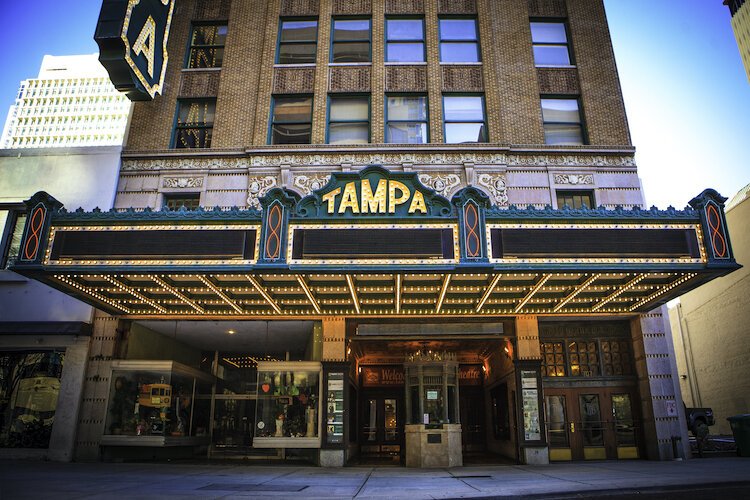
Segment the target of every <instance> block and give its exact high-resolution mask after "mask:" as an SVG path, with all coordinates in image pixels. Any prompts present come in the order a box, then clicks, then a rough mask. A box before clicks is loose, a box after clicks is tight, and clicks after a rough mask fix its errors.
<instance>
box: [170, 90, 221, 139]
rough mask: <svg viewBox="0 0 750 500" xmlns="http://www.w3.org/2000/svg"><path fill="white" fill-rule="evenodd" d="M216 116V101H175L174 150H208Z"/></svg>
mask: <svg viewBox="0 0 750 500" xmlns="http://www.w3.org/2000/svg"><path fill="white" fill-rule="evenodd" d="M215 114H216V99H182V100H178V101H177V123H176V124H175V133H174V141H173V144H174V146H173V147H175V148H178V149H180V148H189V149H192V148H210V147H211V135H212V133H213V128H214V115H215Z"/></svg>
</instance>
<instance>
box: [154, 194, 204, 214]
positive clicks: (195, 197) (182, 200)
mask: <svg viewBox="0 0 750 500" xmlns="http://www.w3.org/2000/svg"><path fill="white" fill-rule="evenodd" d="M200 204H201V194H200V193H179V194H165V195H164V201H163V203H162V206H163V207H164V208H166V209H167V210H171V211H176V210H182V209H183V208H184V209H185V210H196V209H197V208H198V207H199V206H200Z"/></svg>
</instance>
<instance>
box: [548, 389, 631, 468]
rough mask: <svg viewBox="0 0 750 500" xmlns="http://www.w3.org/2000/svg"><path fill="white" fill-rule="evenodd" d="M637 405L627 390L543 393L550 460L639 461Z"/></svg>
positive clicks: (555, 390)
mask: <svg viewBox="0 0 750 500" xmlns="http://www.w3.org/2000/svg"><path fill="white" fill-rule="evenodd" d="M637 402H638V399H637V395H636V394H635V392H634V391H633V389H631V388H627V387H611V388H610V387H593V388H589V387H587V388H575V389H546V390H545V412H546V417H547V439H548V442H549V448H550V460H553V461H558V460H604V459H624V458H639V457H640V449H639V441H640V439H639V431H640V429H639V425H638V421H639V420H638V417H637V413H636V412H637Z"/></svg>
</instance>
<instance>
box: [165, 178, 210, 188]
mask: <svg viewBox="0 0 750 500" xmlns="http://www.w3.org/2000/svg"><path fill="white" fill-rule="evenodd" d="M163 186H164V187H165V188H177V189H185V188H200V187H203V177H165V178H164V183H163Z"/></svg>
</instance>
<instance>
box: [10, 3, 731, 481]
mask: <svg viewBox="0 0 750 500" xmlns="http://www.w3.org/2000/svg"><path fill="white" fill-rule="evenodd" d="M109 3H113V2H104V5H103V10H102V16H103V17H102V18H100V24H99V27H98V29H97V33H98V41H99V42H100V46H101V47H102V57H101V59H102V61H103V63H105V65H109V69H110V75H111V76H112V78H113V81H115V80H117V79H118V78H120V77H121V76H122V74H124V73H127V72H129V71H132V73H131V76H132V75H133V74H136V73H138V72H139V71H140V73H141V75H140V78H137V79H134V80H133V83H132V85H129V86H128V85H124V84H122V83H120V84H118V83H117V82H116V85H118V88H121V89H122V90H123V91H127V92H128V93H129V95H130V96H131V98H133V96H134V95H135V96H136V97H135V98H137V99H145V101H144V102H137V103H136V104H135V106H134V111H133V118H132V124H131V129H130V132H129V135H128V140H127V145H126V147H125V149H124V150H123V154H122V163H121V168H120V174H119V183H118V188H117V197H116V199H115V204H114V208H113V209H112V210H109V211H100V210H94V211H90V212H87V211H82V210H76V209H75V207H63V206H62V204H61V203H59V202H58V201H56V200H55V192H54V186H50V188H49V189H47V190H46V191H44V192H39V193H37V194H36V195H35V196H33V197H32V198H31V199H29V200H28V202H27V207H28V216H27V222H26V228H25V231H24V233H23V237H22V242H21V251H20V255H19V258H18V260H17V261H16V265H15V268H14V269H15V271H16V272H18V273H21V274H24V275H25V276H28V277H31V278H34V279H37V280H40V281H42V282H44V283H46V284H48V285H50V286H52V287H53V288H56V289H59V290H62V291H64V292H65V293H67V294H69V295H71V296H74V297H76V298H78V299H80V300H82V301H84V302H86V303H88V304H91V305H93V306H95V307H96V309H97V313H96V317H95V320H94V325H93V333H92V335H91V339H90V346H89V356H88V359H87V360H86V380H85V385H84V389H83V394H84V396H83V400H82V401H81V411H80V419H79V424H78V434H77V437H76V455H77V459H79V460H92V459H104V460H108V459H128V458H169V457H178V456H194V455H196V454H197V455H201V456H209V457H212V458H247V459H255V458H261V459H274V460H284V459H304V460H309V461H312V462H314V463H318V464H321V465H338V466H340V465H345V464H351V463H401V464H404V465H406V466H415V467H437V466H458V465H462V464H464V463H471V462H472V461H475V460H481V461H487V460H491V461H509V462H512V463H516V462H520V463H547V462H549V461H569V460H596V459H639V458H641V459H642V458H648V459H671V458H673V457H684V456H686V454H687V434H686V426H685V421H684V418H685V417H684V411H683V409H682V400H681V397H680V394H679V390H678V384H677V383H676V380H675V377H676V371H675V363H674V359H673V354H672V351H671V349H672V347H671V345H672V342H671V338H670V332H669V330H668V328H667V327H666V326H665V322H664V321H663V319H662V316H661V306H662V305H663V304H664V303H666V301H668V300H670V299H671V298H674V297H676V296H678V295H680V294H681V293H684V292H685V291H687V290H690V289H693V288H695V287H697V286H699V285H700V284H701V283H704V282H707V281H709V280H711V279H713V278H715V277H718V276H722V275H724V274H726V273H729V272H731V271H733V270H734V269H736V268H737V267H738V265H737V264H736V262H735V261H734V258H733V255H732V251H731V244H730V242H729V236H728V234H727V231H726V223H725V219H724V212H723V202H724V201H725V200H724V198H722V197H721V196H720V195H719V194H718V193H716V192H715V191H713V190H711V189H707V190H706V191H704V192H703V193H701V194H699V195H698V196H696V197H695V198H694V199H693V200H691V201H690V206H689V207H686V208H685V209H683V210H675V209H673V208H671V207H670V208H668V209H666V210H659V209H656V208H652V209H645V208H644V207H645V204H644V200H643V195H642V192H641V190H640V181H639V179H638V174H637V167H636V165H635V161H634V156H633V155H634V149H633V147H632V145H631V143H630V138H629V134H628V130H627V123H626V119H625V114H624V107H623V104H622V96H621V92H620V88H619V83H618V80H617V74H616V70H615V66H614V59H613V56H612V50H611V43H610V41H609V33H608V31H607V26H606V18H605V15H604V9H603V5H602V2H601V1H600V0H577V1H574V2H573V1H568V2H566V1H563V0H549V1H544V2H541V1H536V0H529V1H518V0H512V1H511V0H492V1H490V0H462V1H448V0H408V1H407V0H401V1H398V2H392V1H387V0H382V1H381V0H372V1H370V0H361V1H338V0H304V1H303V0H270V1H267V2H241V1H239V0H234V1H231V2H230V1H229V0H183V1H181V2H177V3H173V2H167V3H166V4H164V3H163V1H157V2H154V5H153V8H154V9H155V10H154V11H153V12H152V17H150V18H149V17H148V16H147V15H146V14H148V13H144V12H137V11H133V12H130V11H128V12H130V13H129V14H127V12H126V14H127V15H126V16H124V18H126V19H127V20H128V22H127V23H125V24H120V25H119V26H120V27H121V28H122V29H123V30H124V31H122V36H120V35H119V31H117V30H115V33H116V34H117V36H115V37H113V38H111V39H110V40H109V42H111V43H109V42H108V43H109V45H107V43H104V42H102V41H101V39H102V38H106V37H105V36H104V35H105V32H106V29H105V28H107V29H109V28H111V26H112V25H113V24H112V23H114V25H116V24H117V23H116V22H115V21H116V20H117V19H118V17H117V16H118V12H119V11H117V9H114V10H108V8H107V4H109ZM114 3H116V2H114ZM140 4H143V5H149V2H145V1H142V2H141V3H140ZM140 4H139V5H140ZM130 8H131V7H128V9H130ZM132 8H133V9H136V7H132ZM105 14H107V15H106V16H105ZM120 14H122V12H120ZM149 15H151V14H149ZM105 18H106V20H107V23H103V22H102V20H103V19H105ZM113 19H114V20H115V21H113ZM148 19H152V21H148ZM139 20H140V21H139ZM138 22H143V23H146V24H144V25H148V26H151V25H150V24H149V22H153V23H154V31H153V32H152V31H150V30H151V28H149V30H147V31H146V32H143V31H142V30H141V31H139V30H138V29H136V31H134V32H133V33H132V36H131V34H130V32H129V31H128V29H126V27H127V26H131V27H132V26H136V28H137V25H138ZM128 23H130V24H128ZM123 26H125V28H123ZM139 33H145V35H143V36H144V37H145V38H141V37H140V35H139ZM149 37H151V38H149ZM131 39H132V40H131ZM139 39H140V40H141V41H140V44H139V42H138V40H139ZM162 42H163V43H162ZM152 43H155V45H153V44H152ZM123 44H124V45H125V46H126V47H128V44H131V45H132V47H130V48H131V49H132V50H130V52H126V55H127V56H128V57H130V58H131V62H133V61H134V62H135V69H133V65H131V66H130V69H127V67H126V66H123V65H122V64H121V63H122V60H125V59H124V58H123V59H122V60H120V59H118V56H117V53H118V52H117V51H118V50H121V48H122V47H121V45H123ZM162 45H163V47H164V49H165V50H166V51H168V52H169V58H168V62H167V58H166V57H163V56H164V54H162V57H161V58H155V59H153V60H151V62H152V63H153V64H151V65H150V66H149V64H148V63H149V61H150V59H149V57H148V56H149V51H150V50H152V49H154V48H157V49H158V48H160V47H162ZM138 57H140V58H144V57H145V58H146V59H144V60H142V61H141V65H140V66H139V65H138ZM113 61H115V62H116V63H114V62H113ZM117 61H119V62H117ZM112 64H115V66H112ZM138 68H140V69H138ZM160 70H161V71H163V72H164V80H163V82H160V81H158V80H159V79H158V78H156V76H155V75H157V74H158V73H159V71H160ZM136 76H138V75H137V74H136ZM146 95H148V97H146ZM593 207H598V208H593Z"/></svg>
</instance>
